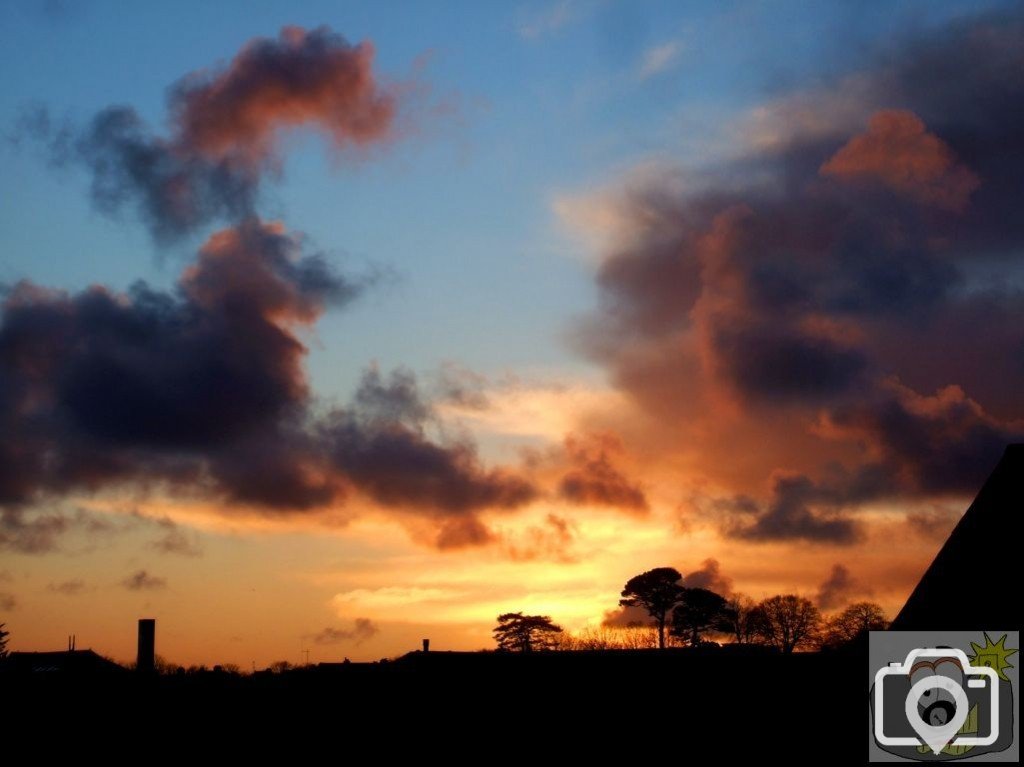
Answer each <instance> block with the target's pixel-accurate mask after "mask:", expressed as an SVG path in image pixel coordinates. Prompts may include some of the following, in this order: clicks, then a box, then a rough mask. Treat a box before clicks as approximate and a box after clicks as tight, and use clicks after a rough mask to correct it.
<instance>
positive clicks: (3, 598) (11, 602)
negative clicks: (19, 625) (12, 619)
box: [0, 591, 18, 613]
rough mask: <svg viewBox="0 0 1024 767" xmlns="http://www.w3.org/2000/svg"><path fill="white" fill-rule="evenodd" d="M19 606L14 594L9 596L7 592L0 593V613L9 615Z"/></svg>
mask: <svg viewBox="0 0 1024 767" xmlns="http://www.w3.org/2000/svg"><path fill="white" fill-rule="evenodd" d="M17 606H18V600H17V599H15V598H14V594H9V593H8V592H6V591H0V611H3V612H5V613H9V612H11V611H13V610H14V609H15V608H16V607H17Z"/></svg>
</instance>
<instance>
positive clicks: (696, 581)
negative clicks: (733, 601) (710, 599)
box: [683, 558, 732, 597]
mask: <svg viewBox="0 0 1024 767" xmlns="http://www.w3.org/2000/svg"><path fill="white" fill-rule="evenodd" d="M683 585H684V586H685V587H686V588H688V589H707V590H708V591H714V592H715V593H716V594H721V595H722V596H723V597H728V596H729V595H731V594H732V578H729V577H728V576H726V575H725V574H724V573H723V572H722V566H721V565H720V564H719V562H718V560H717V559H714V558H708V559H705V560H704V561H703V562H702V563H701V565H700V567H699V568H698V569H696V570H691V571H690V572H688V573H686V575H684V576H683Z"/></svg>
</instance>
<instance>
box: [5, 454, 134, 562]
mask: <svg viewBox="0 0 1024 767" xmlns="http://www.w3.org/2000/svg"><path fill="white" fill-rule="evenodd" d="M2 451H3V441H2V439H0V452H2ZM3 482H4V472H3V468H2V467H0V487H2V486H3ZM118 529H119V528H118V526H117V525H115V524H113V523H112V522H110V521H109V520H107V519H105V518H104V517H102V516H100V515H96V514H93V513H91V512H88V511H86V510H85V509H75V510H74V511H63V510H51V509H48V508H46V507H44V508H42V509H39V510H36V511H33V512H32V513H29V511H28V510H27V509H25V508H22V507H21V506H20V502H13V504H12V505H6V504H5V503H4V499H3V498H2V497H0V551H3V550H7V551H14V552H18V553H19V554H47V553H49V552H52V551H56V550H57V549H58V548H59V545H60V539H61V538H62V537H63V536H64V535H66V534H67V533H70V532H72V531H76V532H79V533H82V534H84V535H86V536H89V537H94V536H105V535H109V534H111V533H116V532H117V531H118Z"/></svg>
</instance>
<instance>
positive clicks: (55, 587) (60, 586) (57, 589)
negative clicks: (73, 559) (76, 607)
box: [46, 578, 86, 597]
mask: <svg viewBox="0 0 1024 767" xmlns="http://www.w3.org/2000/svg"><path fill="white" fill-rule="evenodd" d="M46 588H47V590H48V591H52V592H54V593H56V594H63V595H64V596H66V597H73V596H77V595H78V594H81V593H82V592H83V591H85V589H86V585H85V581H83V580H82V579H81V578H72V579H71V580H69V581H61V582H60V583H51V584H49V585H47V587H46Z"/></svg>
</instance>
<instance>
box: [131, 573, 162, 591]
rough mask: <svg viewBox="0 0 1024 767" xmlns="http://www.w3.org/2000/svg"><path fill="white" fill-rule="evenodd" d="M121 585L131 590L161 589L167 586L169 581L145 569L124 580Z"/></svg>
mask: <svg viewBox="0 0 1024 767" xmlns="http://www.w3.org/2000/svg"><path fill="white" fill-rule="evenodd" d="M121 585H122V586H124V587H125V588H126V589H128V590H129V591H159V590H161V589H165V588H167V581H166V580H165V579H163V578H158V577H157V576H155V575H150V574H149V573H148V572H146V571H145V570H138V571H136V572H134V573H132V574H131V575H129V576H127V577H126V578H125V579H124V580H122V581H121Z"/></svg>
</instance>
